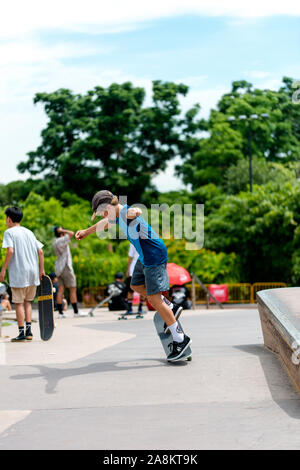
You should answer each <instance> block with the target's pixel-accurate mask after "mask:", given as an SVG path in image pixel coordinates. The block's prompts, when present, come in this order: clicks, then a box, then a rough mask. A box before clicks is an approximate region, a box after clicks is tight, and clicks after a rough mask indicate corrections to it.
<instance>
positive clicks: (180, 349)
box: [167, 335, 192, 362]
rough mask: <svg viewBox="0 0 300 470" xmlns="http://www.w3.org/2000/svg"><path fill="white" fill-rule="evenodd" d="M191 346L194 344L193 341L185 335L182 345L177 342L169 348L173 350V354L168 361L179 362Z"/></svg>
mask: <svg viewBox="0 0 300 470" xmlns="http://www.w3.org/2000/svg"><path fill="white" fill-rule="evenodd" d="M190 344H192V340H191V338H189V337H188V336H186V335H184V338H183V341H182V343H177V342H176V341H173V343H170V344H169V348H170V349H171V353H170V354H169V355H168V357H167V360H168V361H171V362H175V361H179V360H180V358H181V356H182V355H183V353H184V351H185V350H186V349H187V348H188V347H189V346H190Z"/></svg>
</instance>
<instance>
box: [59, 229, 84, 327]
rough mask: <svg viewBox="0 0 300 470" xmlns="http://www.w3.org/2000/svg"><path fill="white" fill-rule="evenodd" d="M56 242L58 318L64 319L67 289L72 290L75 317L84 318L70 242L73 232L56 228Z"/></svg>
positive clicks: (71, 296) (71, 300)
mask: <svg viewBox="0 0 300 470" xmlns="http://www.w3.org/2000/svg"><path fill="white" fill-rule="evenodd" d="M54 235H55V237H56V238H55V240H54V242H53V249H54V252H55V254H56V256H57V259H56V262H55V273H56V275H57V279H58V282H57V284H58V291H57V295H56V305H57V310H58V313H59V315H58V318H64V314H63V296H64V292H65V288H67V289H69V290H70V302H71V304H72V307H73V310H74V317H84V316H86V315H87V313H83V312H79V311H78V306H77V285H76V277H75V273H74V270H73V264H72V255H71V251H70V246H69V244H70V241H71V238H72V237H73V236H74V232H72V230H66V229H63V228H62V227H54Z"/></svg>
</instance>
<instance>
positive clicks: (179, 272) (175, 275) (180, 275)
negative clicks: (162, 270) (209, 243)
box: [167, 263, 191, 286]
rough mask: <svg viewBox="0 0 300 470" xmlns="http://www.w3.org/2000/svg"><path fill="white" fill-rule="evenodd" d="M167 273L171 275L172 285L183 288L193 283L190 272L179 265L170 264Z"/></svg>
mask: <svg viewBox="0 0 300 470" xmlns="http://www.w3.org/2000/svg"><path fill="white" fill-rule="evenodd" d="M167 271H168V275H169V281H170V284H177V285H179V286H182V285H183V284H186V283H187V282H191V276H190V274H189V272H188V271H187V270H186V269H185V268H183V267H182V266H178V264H175V263H168V264H167Z"/></svg>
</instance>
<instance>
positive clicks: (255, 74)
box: [242, 70, 270, 79]
mask: <svg viewBox="0 0 300 470" xmlns="http://www.w3.org/2000/svg"><path fill="white" fill-rule="evenodd" d="M242 73H243V74H244V75H246V76H247V77H249V78H257V79H263V78H267V77H269V76H270V73H269V72H264V71H263V70H244V72H242Z"/></svg>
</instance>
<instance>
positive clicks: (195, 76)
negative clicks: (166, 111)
mask: <svg viewBox="0 0 300 470" xmlns="http://www.w3.org/2000/svg"><path fill="white" fill-rule="evenodd" d="M53 1H54V3H55V1H56V0H53ZM90 2H93V0H86V7H87V8H88V6H89V5H88V4H89V3H90ZM29 3H30V5H31V6H32V8H34V7H35V8H37V4H35V2H34V0H29ZM46 3H48V1H47V2H46ZM114 3H115V4H116V5H115V6H118V5H119V7H120V8H119V10H114V9H112V10H109V8H110V7H109V6H108V7H107V8H108V11H106V12H105V14H101V15H100V13H101V12H98V11H97V12H95V14H94V15H93V14H92V13H93V12H90V14H89V15H88V14H87V13H86V11H85V10H84V12H83V10H78V11H77V10H76V7H75V8H74V12H73V16H72V15H71V16H72V17H71V18H70V15H69V14H68V11H69V10H68V9H66V10H62V12H61V13H62V14H61V16H62V17H63V18H60V20H59V21H60V22H59V23H58V20H57V17H55V15H53V16H51V14H50V13H49V15H48V16H46V18H45V15H43V16H40V17H39V10H36V9H35V10H34V11H36V16H32V15H30V8H29V12H27V10H26V11H25V10H24V15H26V14H27V15H28V16H27V17H26V18H23V19H24V21H23V22H22V21H20V22H19V23H18V24H15V22H13V20H12V19H11V17H10V16H9V17H7V21H6V22H5V20H3V17H2V20H0V30H1V32H0V58H1V60H0V105H1V106H0V119H1V126H0V152H1V153H0V155H1V171H0V182H1V183H6V182H9V181H12V180H15V179H23V178H24V176H23V175H19V174H18V172H17V170H16V165H17V163H18V162H19V161H21V160H24V159H25V158H26V157H25V155H26V152H28V151H30V150H34V149H35V148H36V146H37V145H38V143H39V141H40V137H39V135H40V132H41V130H42V128H43V127H44V126H45V123H46V117H45V115H44V113H43V111H42V109H41V108H40V107H39V106H37V107H36V106H34V105H33V103H32V98H33V96H34V94H35V93H36V92H39V91H47V92H50V91H53V90H55V89H57V88H60V87H67V88H70V89H72V90H73V91H74V92H81V93H84V92H86V91H87V90H88V89H91V88H92V87H94V86H96V85H102V86H108V85H109V84H110V83H111V82H113V81H115V82H120V83H121V82H124V81H126V80H131V81H132V82H133V83H134V84H136V85H138V86H144V87H145V88H146V90H147V101H148V102H149V100H150V90H151V80H156V79H160V80H168V81H171V80H172V81H176V82H179V81H180V82H183V83H186V84H187V85H189V87H190V93H189V95H188V96H187V98H185V99H184V100H183V101H182V106H183V109H188V108H189V107H190V106H192V105H193V104H194V103H196V102H199V103H200V105H201V108H202V110H201V113H202V115H203V116H207V115H208V113H209V110H210V109H211V107H213V106H215V104H216V102H217V101H218V99H219V98H220V97H221V95H222V94H223V93H225V92H227V91H228V89H229V88H230V84H231V82H232V81H233V80H239V79H246V80H248V81H250V82H252V83H253V84H254V85H255V86H258V87H262V88H266V87H268V88H272V89H278V87H279V86H280V82H281V78H282V77H283V76H284V75H288V76H291V77H293V78H295V79H300V60H299V59H300V27H299V26H300V24H299V23H300V21H299V15H300V11H299V10H300V9H298V11H295V8H294V9H293V10H292V9H291V8H290V2H289V1H286V3H285V5H283V6H281V8H282V9H283V10H281V11H280V13H281V14H280V15H278V14H277V15H275V16H274V12H275V13H276V12H277V10H276V8H275V9H274V10H272V8H271V7H270V8H269V9H268V8H265V9H263V8H262V7H261V5H262V4H263V2H255V1H254V2H251V4H249V9H247V8H244V9H243V10H242V11H241V8H242V7H239V8H238V7H237V6H236V5H237V4H238V3H237V2H235V1H231V2H230V1H229V2H228V3H226V5H227V9H226V10H224V8H225V7H224V6H222V7H220V5H223V3H220V2H218V1H217V0H216V1H215V0H211V1H210V2H209V3H207V2H202V4H203V5H202V6H203V9H202V10H201V8H200V9H199V7H198V4H199V2H198V3H197V6H195V5H196V4H194V3H193V0H190V1H189V0H186V3H187V7H186V8H184V7H183V6H180V4H178V5H179V6H178V8H177V10H176V9H175V10H174V11H173V10H172V8H173V7H174V5H175V7H176V5H177V3H176V1H175V0H173V2H172V3H171V4H169V5H168V8H165V9H164V8H161V11H160V10H159V8H156V9H153V10H150V11H149V10H147V9H146V10H142V9H141V10H139V9H137V5H139V4H137V3H135V5H133V6H135V7H136V8H135V10H132V16H130V11H129V13H128V11H127V10H122V7H121V5H122V4H121V3H120V4H118V5H117V3H118V1H117V0H116V1H115V0H112V2H111V4H112V5H113V4H114ZM129 3H130V0H129ZM131 3H134V1H133V2H131ZM166 3H167V2H166ZM200 3H201V1H200ZM51 4H53V2H52V3H51ZM75 4H76V2H75ZM160 4H164V1H163V0H162V2H159V3H157V2H156V6H158V5H160ZM214 4H215V9H214V8H213V7H214ZM72 5H74V3H72ZM170 5H172V7H171V6H170ZM251 5H252V9H251V8H250V7H251ZM255 5H256V7H257V9H256V11H257V16H254V15H253V9H254V10H255ZM90 6H91V5H90ZM175 7H174V8H175ZM188 7H189V8H188ZM204 7H205V8H204ZM230 7H231V9H230ZM49 8H50V2H49ZM105 8H106V7H105ZM149 8H150V7H149ZM222 8H223V10H224V11H223V10H222ZM284 8H286V10H284ZM52 10H53V9H51V12H52ZM49 11H50V10H49ZM218 11H220V14H218ZM291 11H293V12H294V14H295V16H294V17H293V16H291V15H290V13H291ZM116 12H117V13H116ZM6 13H7V14H9V11H7V12H6ZM98 13H99V15H100V16H97V15H98ZM102 13H103V12H102ZM285 13H286V14H285ZM40 15H42V13H40ZM64 15H65V16H64ZM4 16H5V15H4ZM103 17H104V18H103ZM1 21H2V24H1ZM9 21H11V24H8V23H9ZM146 104H147V103H146ZM155 182H156V184H157V185H158V186H159V187H160V188H162V187H163V189H165V190H168V189H176V188H180V187H182V185H181V183H180V181H178V180H176V179H175V177H174V176H173V164H171V165H169V168H168V170H167V171H166V172H165V173H164V174H161V175H158V176H157V177H156V178H155Z"/></svg>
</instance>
